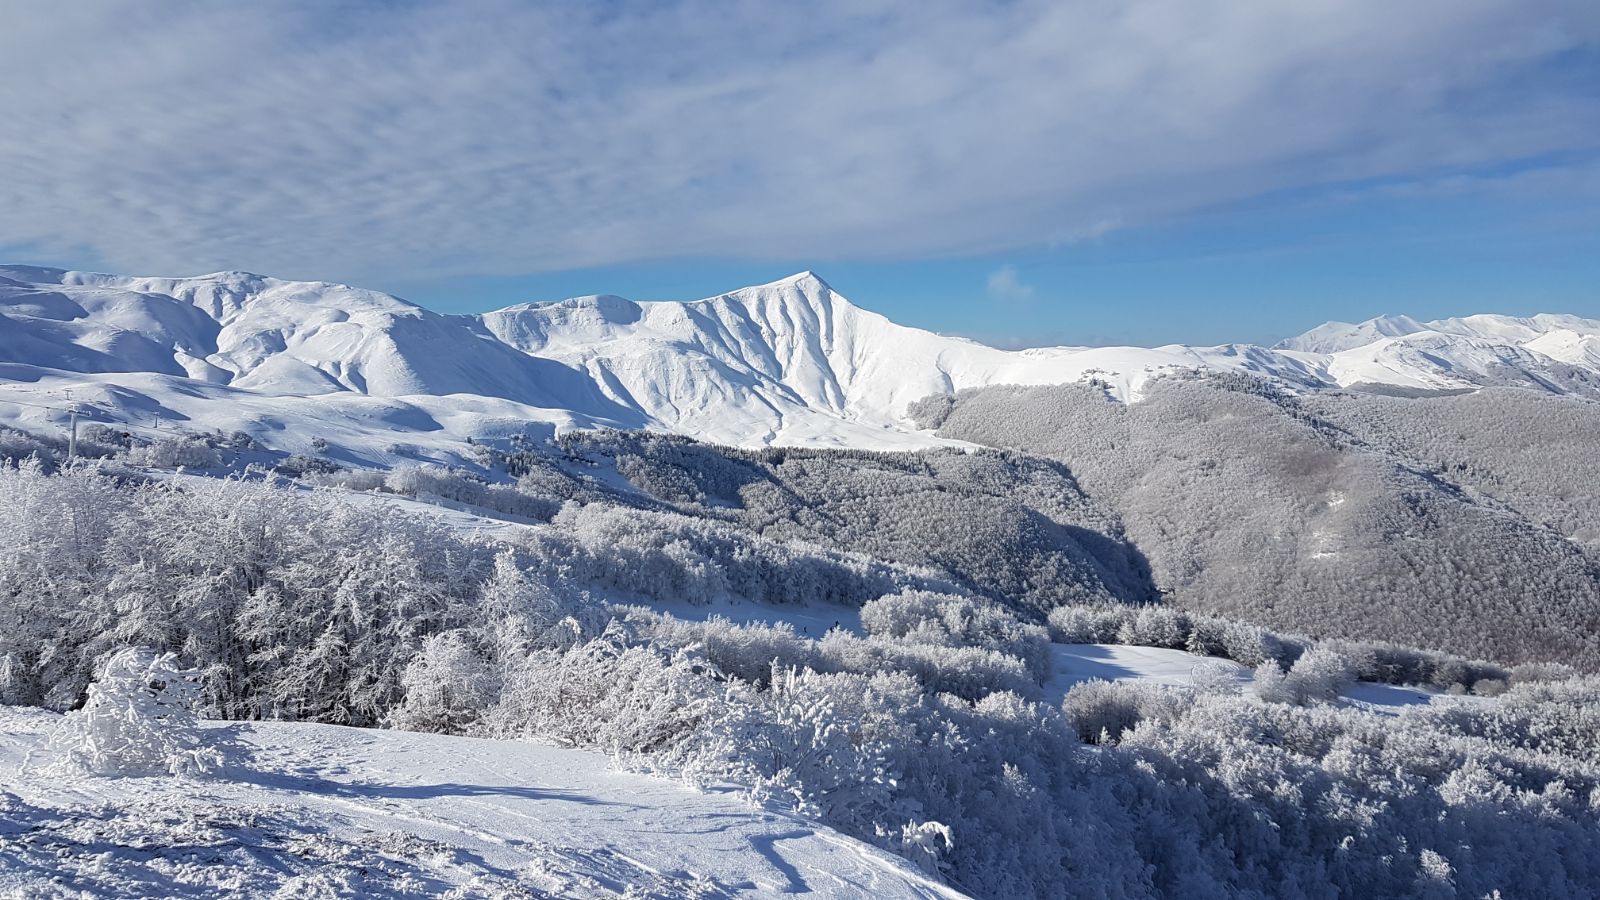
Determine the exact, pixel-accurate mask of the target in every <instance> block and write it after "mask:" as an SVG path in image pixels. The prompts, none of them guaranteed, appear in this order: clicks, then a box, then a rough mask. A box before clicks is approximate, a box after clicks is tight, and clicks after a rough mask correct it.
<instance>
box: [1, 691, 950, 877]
mask: <svg viewBox="0 0 1600 900" xmlns="http://www.w3.org/2000/svg"><path fill="white" fill-rule="evenodd" d="M58 720H59V716H57V715H55V714H53V713H49V712H43V711H39V710H33V709H19V708H12V707H0V896H5V897H28V898H33V897H48V896H73V897H78V896H90V897H217V896H249V897H292V898H296V900H313V898H319V897H333V896H362V897H434V896H440V895H449V896H459V897H507V898H509V897H575V898H594V897H621V896H626V897H630V898H681V897H700V898H723V897H757V896H761V897H765V896H776V895H785V896H788V895H802V896H817V897H853V898H859V897H883V898H955V897H962V896H964V895H963V894H960V893H959V892H957V891H954V890H951V889H949V888H947V887H944V886H942V885H939V884H937V883H935V882H933V881H931V880H929V879H927V878H926V877H924V876H923V875H922V874H920V873H919V872H917V871H916V870H915V869H914V868H913V867H912V866H911V865H910V864H909V863H906V862H904V861H903V860H900V859H899V858H897V857H895V856H892V855H890V854H888V853H886V852H884V851H882V850H878V849H876V848H874V847H870V846H868V845H866V844H863V843H861V842H860V841H857V840H854V839H852V838H847V837H844V836H843V835H840V834H838V833H837V832H835V831H833V830H831V829H828V828H825V827H822V826H819V825H814V824H811V823H808V822H805V821H803V820H801V819H797V818H795V817H793V816H789V815H786V814H782V813H777V812H770V811H766V810H762V809H757V808H754V807H752V806H750V805H748V804H746V803H744V802H743V801H741V800H740V799H739V798H738V797H736V796H734V795H733V794H732V793H728V792H721V793H718V792H712V793H700V792H697V791H694V790H692V789H690V788H688V787H686V786H684V785H682V784H680V783H678V782H675V781H670V780H667V779H663V778H652V777H648V776H643V775H634V774H628V773H624V772H619V771H616V770H614V769H613V767H612V766H611V765H610V764H609V763H608V761H607V760H606V759H605V758H604V757H603V756H601V755H599V754H595V753H590V752H584V751H578V750H563V749H556V748H551V747H541V746H536V745H533V744H527V743H518V742H509V741H491V740H479V739H474V738H460V737H443V736H439V735H429V734H414V733H409V732H399V731H380V730H369V729H355V728H342V727H337V726H331V725H312V724H305V723H289V722H253V723H236V724H230V723H211V724H210V725H208V727H207V729H206V731H207V732H208V737H210V738H211V739H212V740H213V741H215V742H218V743H222V744H225V745H226V746H227V748H228V749H227V753H228V757H229V760H230V766H229V770H228V771H227V772H226V773H224V774H222V775H219V776H216V777H211V778H206V779H202V780H181V779H175V778H165V777H163V778H101V777H92V776H73V777H71V778H64V777H61V776H58V775H53V774H51V773H49V772H48V771H47V766H48V763H49V762H50V756H49V754H48V752H44V751H41V747H42V746H43V742H44V740H45V737H46V735H47V734H48V733H49V731H50V730H51V729H52V728H53V727H54V726H55V724H56V722H57V721H58ZM30 753H31V754H32V755H33V758H32V760H31V761H29V760H28V757H29V755H30ZM25 761H26V762H28V765H26V766H24V762H25ZM452 892H453V893H452Z"/></svg>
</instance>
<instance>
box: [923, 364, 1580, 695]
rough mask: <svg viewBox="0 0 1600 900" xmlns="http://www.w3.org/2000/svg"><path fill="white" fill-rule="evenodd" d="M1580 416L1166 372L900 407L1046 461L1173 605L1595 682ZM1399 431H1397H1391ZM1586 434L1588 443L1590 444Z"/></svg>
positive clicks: (1494, 401)
mask: <svg viewBox="0 0 1600 900" xmlns="http://www.w3.org/2000/svg"><path fill="white" fill-rule="evenodd" d="M1596 408H1597V407H1596V406H1595V405H1594V404H1592V403H1590V402H1588V401H1583V400H1578V399H1572V398H1566V399H1559V400H1557V399H1555V398H1549V399H1546V398H1542V397H1538V396H1536V395H1529V394H1526V393H1524V392H1510V393H1507V394H1496V393H1492V392H1491V393H1485V394H1482V395H1476V396H1471V397H1438V398H1421V399H1399V398H1389V397H1373V396H1364V395H1349V394H1327V393H1323V394H1317V393H1313V394H1311V395H1309V396H1308V397H1306V398H1300V397H1297V396H1294V395H1290V394H1288V393H1286V392H1284V391H1283V390H1281V389H1280V388H1278V387H1276V386H1274V385H1273V384H1272V383H1271V382H1268V381H1264V380H1260V379H1255V378H1250V377H1247V376H1204V377H1170V378H1164V379H1159V380H1157V381H1156V382H1153V383H1152V386H1151V389H1150V391H1149V393H1148V396H1147V397H1146V398H1145V400H1144V401H1143V402H1140V403H1137V404H1132V405H1123V404H1120V403H1116V402H1113V401H1111V400H1109V399H1108V398H1107V397H1106V395H1105V393H1104V392H1103V391H1101V390H1099V389H1098V388H1096V387H1094V386H1092V385H1090V386H1085V385H1071V386H1061V387H1036V388H1005V387H1002V388H990V389H986V390H981V391H974V392H968V393H963V394H960V395H958V396H957V397H955V398H954V399H953V400H952V399H950V398H943V397H936V398H932V399H930V400H929V401H926V402H924V403H922V404H920V405H919V407H918V408H917V410H916V414H917V415H918V416H920V417H921V419H922V421H923V422H924V423H925V424H927V425H928V426H930V427H937V428H938V429H939V433H940V434H941V435H944V436H947V437H953V438H959V439H962V440H968V441H972V442H975V443H980V444H989V445H994V446H1001V447H1010V448H1014V449H1017V450H1021V451H1024V452H1028V453H1037V454H1041V455H1045V456H1049V457H1051V458H1053V459H1056V460H1059V461H1061V462H1062V463H1065V464H1066V465H1067V466H1068V467H1069V468H1070V469H1071V471H1072V473H1073V474H1074V475H1075V476H1076V477H1077V479H1078V480H1079V483H1080V484H1082V486H1083V488H1084V490H1085V491H1086V492H1087V493H1088V494H1089V496H1090V497H1091V498H1092V499H1093V500H1094V501H1096V502H1098V503H1101V504H1103V505H1105V506H1107V507H1109V508H1110V509H1111V510H1113V511H1115V512H1116V513H1117V514H1118V515H1120V517H1121V520H1122V523H1123V526H1124V528H1125V530H1126V534H1127V537H1128V539H1129V540H1130V541H1131V542H1132V543H1133V545H1134V546H1135V547H1136V548H1137V549H1138V550H1139V551H1140V552H1142V553H1143V554H1144V555H1145V556H1146V557H1147V558H1148V559H1149V561H1150V565H1151V569H1152V571H1153V573H1154V577H1155V581H1156V584H1157V585H1158V587H1159V588H1160V589H1161V590H1163V591H1165V592H1167V593H1168V594H1169V595H1170V601H1171V602H1172V603H1175V604H1177V605H1178V606H1180V607H1182V608H1184V609H1191V610H1195V611H1199V612H1207V613H1214V614H1218V615H1225V616H1230V617H1236V618H1240V619H1244V620H1247V621H1252V622H1256V623H1259V624H1263V625H1268V626H1274V627H1279V628H1285V629H1290V630H1295V631H1303V632H1308V633H1311V634H1317V635H1323V636H1342V637H1353V638H1370V639H1385V638H1393V637H1395V636H1397V635H1404V636H1405V639H1406V640H1408V641H1413V642H1415V643H1418V644H1420V645H1422V646H1427V647H1432V648H1435V649H1440V650H1447V651H1451V652H1456V653H1463V654H1467V655H1472V656H1483V657H1488V658H1492V659H1498V660H1502V661H1505V662H1513V663H1514V662H1523V661H1529V660H1554V661H1562V662H1569V663H1574V664H1578V665H1581V666H1583V667H1585V668H1589V669H1594V668H1600V561H1597V558H1596V556H1595V555H1594V553H1593V550H1592V544H1590V543H1588V542H1586V541H1585V540H1584V539H1585V537H1586V536H1587V535H1588V534H1589V533H1590V532H1589V531H1588V529H1590V528H1592V525H1591V524H1590V521H1591V518H1592V517H1593V515H1594V512H1593V509H1594V506H1593V505H1592V504H1588V503H1585V502H1584V501H1583V498H1584V497H1587V496H1589V495H1590V494H1592V492H1593V490H1594V488H1593V485H1594V484H1595V482H1596V478H1597V476H1600V463H1597V462H1596V460H1595V457H1594V456H1593V455H1592V454H1585V453H1584V452H1583V450H1582V448H1583V447H1584V440H1585V438H1584V431H1583V429H1584V426H1585V423H1588V422H1592V421H1594V420H1595V418H1596V412H1595V411H1596ZM1412 423H1416V428H1415V429H1413V428H1412ZM1590 440H1591V441H1592V438H1591V439H1590Z"/></svg>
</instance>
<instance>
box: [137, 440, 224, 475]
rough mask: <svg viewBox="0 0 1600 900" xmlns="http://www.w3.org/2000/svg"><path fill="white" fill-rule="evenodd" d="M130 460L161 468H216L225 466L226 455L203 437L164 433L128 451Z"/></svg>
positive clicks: (141, 464)
mask: <svg viewBox="0 0 1600 900" xmlns="http://www.w3.org/2000/svg"><path fill="white" fill-rule="evenodd" d="M127 460H128V462H129V463H131V464H133V465H136V466H150V467H152V468H157V469H174V468H178V467H183V468H188V469H214V468H216V467H217V466H220V465H222V454H220V453H218V452H217V450H216V448H215V447H212V446H211V445H210V444H209V443H207V442H206V440H205V438H202V437H198V436H194V435H184V436H181V437H177V436H174V437H165V436H163V437H159V438H156V439H155V440H154V441H151V442H150V443H148V444H140V445H137V446H135V447H133V448H132V449H130V450H129V451H128V454H127Z"/></svg>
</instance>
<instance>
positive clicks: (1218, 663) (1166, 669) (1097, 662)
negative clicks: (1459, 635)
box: [1044, 644, 1485, 712]
mask: <svg viewBox="0 0 1600 900" xmlns="http://www.w3.org/2000/svg"><path fill="white" fill-rule="evenodd" d="M1051 649H1052V650H1053V651H1054V656H1053V657H1052V658H1051V675H1050V679H1049V680H1048V681H1046V682H1045V685H1044V695H1045V699H1046V700H1048V701H1050V702H1051V703H1060V702H1061V698H1062V697H1064V696H1066V693H1067V691H1068V690H1070V689H1071V688H1072V686H1073V685H1075V684H1078V683H1079V682H1082V681H1088V680H1090V679H1094V678H1099V679H1102V680H1104V681H1130V680H1137V681H1148V682H1151V683H1153V684H1175V685H1187V684H1193V683H1194V680H1195V676H1196V675H1197V674H1198V673H1199V671H1200V669H1201V667H1202V666H1204V667H1206V668H1209V669H1214V670H1218V671H1227V672H1230V673H1232V674H1233V676H1234V677H1235V678H1237V679H1239V681H1240V683H1241V684H1248V683H1249V682H1250V680H1251V672H1250V670H1249V669H1248V668H1246V667H1244V666H1241V665H1239V664H1238V663H1235V662H1230V661H1229V660H1226V659H1218V658H1216V657H1212V656H1196V655H1195V654H1193V653H1187V652H1185V651H1183V650H1168V649H1165V648H1162V647H1135V646H1130V645H1125V644H1053V645H1051ZM1344 697H1345V699H1346V700H1348V701H1350V702H1351V703H1353V704H1355V705H1358V706H1363V707H1366V708H1369V709H1373V710H1377V711H1380V712H1381V711H1384V710H1398V709H1399V708H1401V707H1405V706H1416V705H1418V704H1424V703H1482V702H1485V698H1482V697H1455V696H1451V695H1449V694H1441V693H1439V692H1437V691H1431V690H1427V689H1424V688H1418V687H1402V686H1400V685H1393V684H1376V683H1374V682H1370V681H1358V682H1356V683H1355V684H1353V685H1351V686H1350V687H1349V688H1348V689H1347V690H1346V691H1345V692H1344Z"/></svg>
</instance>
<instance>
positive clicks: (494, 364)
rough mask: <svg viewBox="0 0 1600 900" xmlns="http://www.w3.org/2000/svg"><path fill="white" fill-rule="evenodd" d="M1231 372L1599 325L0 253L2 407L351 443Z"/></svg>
mask: <svg viewBox="0 0 1600 900" xmlns="http://www.w3.org/2000/svg"><path fill="white" fill-rule="evenodd" d="M1185 369H1209V370H1221V371H1244V372H1251V373H1255V374H1258V375H1262V376H1266V377H1271V378H1275V379H1278V380H1280V381H1282V382H1284V383H1286V384H1289V385H1292V386H1294V387H1296V388H1299V389H1318V388H1339V387H1342V388H1358V389H1367V390H1377V391H1389V392H1394V391H1399V392H1416V391H1421V392H1431V391H1461V390H1472V389H1475V388H1478V387H1484V386H1516V387H1525V388H1530V389H1534V390H1538V391H1541V392H1547V393H1553V394H1570V395H1579V396H1586V397H1600V321H1595V320H1590V319H1582V318H1578V317H1575V316H1560V315H1539V316H1533V317H1531V318H1513V317H1509V316H1494V315H1478V316H1468V317H1465V318H1455V319H1441V320H1437V321H1433V322H1417V321H1415V320H1413V319H1410V318H1406V317H1403V316H1395V317H1384V318H1379V319H1373V320H1370V321H1368V322H1363V323H1360V324H1357V325H1350V324H1345V323H1340V322H1332V323H1329V324H1326V325H1323V326H1320V327H1318V328H1315V329H1312V330H1311V331H1309V332H1307V333H1305V334H1303V335H1301V336H1299V337H1296V338H1291V339H1289V340H1286V341H1283V342H1281V343H1279V344H1278V345H1276V346H1274V347H1271V348H1266V347H1259V346H1253V345H1247V344H1225V345H1221V346H1216V347H1190V346H1184V345H1169V346H1164V347H1156V348H1148V349H1147V348H1137V347H1095V348H1079V347H1052V348H1042V349H1031V350H1019V351H1007V350H999V349H995V348H992V347H987V346H984V345H982V344H978V343H976V342H973V341H970V340H966V339H962V338H956V337H946V336H941V335H937V334H933V333H931V332H927V331H923V330H920V329H916V328H909V327H905V326H902V325H898V324H896V323H894V322H891V321H890V320H888V319H887V318H885V317H883V316H881V315H878V314H876V313H873V312H870V311H867V310H864V309H862V308H860V307H857V306H855V305H854V304H852V303H850V302H849V301H848V300H846V299H845V298H844V297H842V296H840V295H839V294H837V293H836V292H834V291H833V290H832V289H831V288H830V287H829V286H828V285H827V283H825V282H824V281H823V280H822V279H820V278H818V277H817V276H815V275H813V274H811V273H809V272H806V273H801V274H799V275H795V276H792V277H790V278H786V279H783V280H782V281H776V282H773V283H771V284H766V285H761V286H759V287H750V288H744V289H742V290H737V291H733V292H731V293H727V294H723V295H720V296H717V297H712V298H710V299H706V300H698V301H692V302H682V303H680V302H645V303H641V302H633V301H630V300H626V299H623V298H621V297H612V296H593V297H578V298H574V299H571V300H563V301H559V302H554V303H538V304H526V305H520V306H513V307H508V308H506V309H502V310H498V311H495V312H491V313H485V314H483V315H475V316H453V315H441V314H438V313H434V312H431V311H429V310H427V309H424V308H422V307H419V306H416V305H414V304H412V303H408V302H406V301H404V300H401V299H399V298H396V297H393V296H390V295H388V294H383V293H378V292H375V291H367V290H361V289H358V288H353V287H349V286H346V285H340V284H329V283H323V282H293V281H281V280H278V279H275V278H268V277H263V276H259V275H251V274H248V273H242V272H223V273H217V274H214V275H203V276H198V277H194V278H145V277H127V276H115V275H98V274H89V273H82V272H69V271H63V270H59V269H47V268H38V267H29V266H0V423H7V424H12V425H15V426H17V427H22V428H28V429H30V430H40V429H46V430H49V429H55V428H59V427H60V424H61V421H62V418H63V414H62V412H61V410H62V408H63V407H64V403H65V402H66V397H67V396H68V393H69V392H70V395H71V397H72V399H73V400H74V401H75V402H85V403H89V404H92V406H91V407H89V408H87V409H86V413H85V414H86V415H87V416H88V417H89V418H91V419H98V420H100V421H103V422H108V423H121V424H126V425H131V426H135V427H140V428H153V427H168V428H170V427H173V426H174V425H176V426H177V427H179V428H186V429H190V430H195V429H205V430H210V429H213V428H221V429H223V430H225V431H233V430H239V431H244V432H247V433H249V434H251V435H253V436H255V437H256V438H257V439H259V440H260V441H262V443H264V444H266V445H267V446H270V447H274V448H277V449H283V450H291V451H303V450H305V449H306V448H308V447H309V446H310V445H311V442H312V441H313V439H314V438H322V439H323V441H325V442H326V443H327V444H328V445H332V446H333V447H334V448H335V453H336V454H337V453H343V454H344V455H346V456H349V457H351V458H352V459H357V460H366V461H371V462H381V461H383V460H384V459H385V458H388V457H393V456H395V455H397V454H398V455H404V454H405V453H408V452H413V451H415V452H421V453H424V454H426V453H429V452H433V451H436V450H437V451H446V452H456V451H458V450H459V445H460V444H461V443H462V442H463V441H464V440H465V439H466V438H468V437H473V438H486V439H495V438H503V437H506V436H509V435H510V434H514V433H527V432H528V431H530V429H531V430H532V431H533V432H535V433H538V432H541V431H546V432H547V431H548V430H550V429H565V428H574V427H617V428H650V429H658V430H665V431H671V432H676V433H682V434H687V435H691V436H693V437H696V438H699V439H702V440H707V441H713V442H718V443H725V444H734V445H743V446H759V445H766V444H786V445H810V446H851V447H870V448H896V447H916V446H926V445H928V444H932V443H938V442H939V439H937V438H934V437H932V436H931V435H929V434H927V433H925V432H919V431H918V430H917V429H916V427H915V426H914V425H913V424H912V423H911V422H910V421H909V420H907V419H906V417H905V410H906V406H907V405H908V404H910V403H911V402H913V401H915V400H918V399H920V398H922V397H925V396H927V395H929V394H934V393H939V392H952V391H956V390H961V389H964V388H975V387H983V386H987V385H993V384H1058V383H1067V382H1077V381H1084V380H1088V379H1098V380H1099V381H1101V382H1103V383H1104V384H1105V385H1106V389H1107V390H1108V391H1109V392H1110V393H1111V394H1112V395H1113V396H1114V397H1116V398H1118V399H1121V400H1126V401H1137V400H1138V399H1139V397H1140V396H1141V391H1142V389H1143V386H1144V385H1145V383H1146V382H1147V381H1148V380H1149V379H1151V378H1152V377H1155V376H1158V375H1160V374H1163V373H1169V372H1174V371H1179V370H1185Z"/></svg>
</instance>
